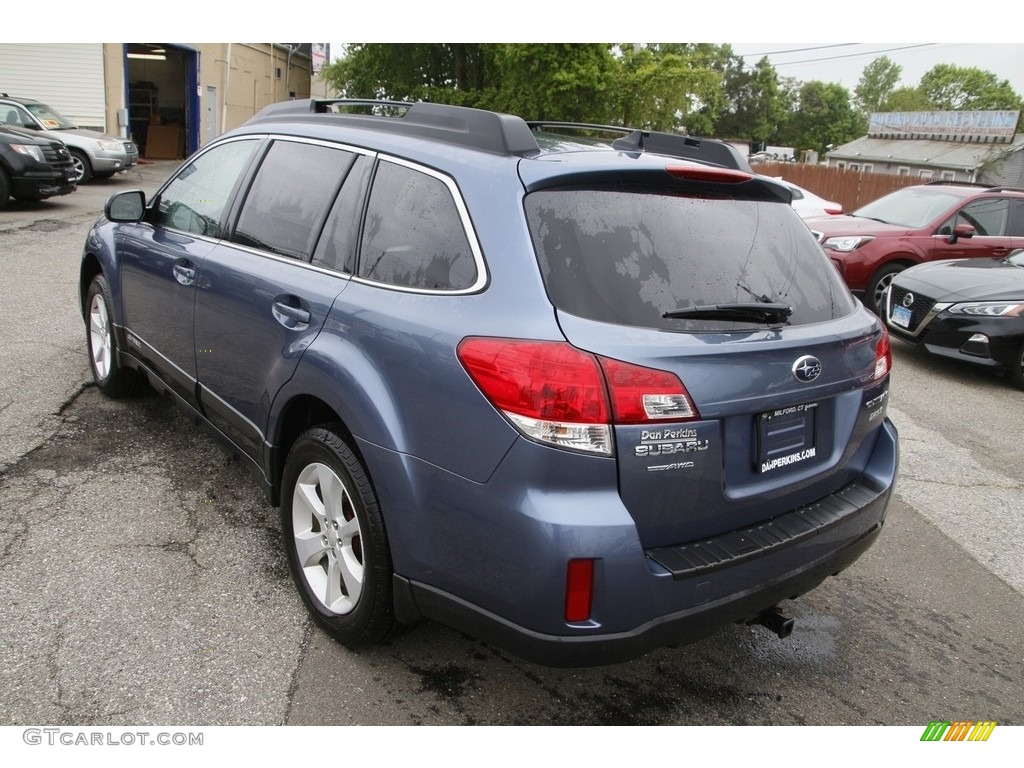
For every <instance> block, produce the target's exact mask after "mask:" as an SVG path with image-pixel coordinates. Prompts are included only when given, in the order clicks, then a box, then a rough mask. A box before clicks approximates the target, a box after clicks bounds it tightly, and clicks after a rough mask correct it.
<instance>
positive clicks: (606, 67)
mask: <svg viewBox="0 0 1024 768" xmlns="http://www.w3.org/2000/svg"><path fill="white" fill-rule="evenodd" d="M901 71H902V70H901V68H900V67H899V66H898V65H896V64H894V63H893V62H892V61H890V60H889V59H888V58H886V57H884V56H883V57H880V58H878V59H875V60H874V61H872V62H871V63H870V64H869V65H868V66H867V67H865V68H864V71H863V73H862V75H861V78H860V81H859V82H858V84H857V87H856V89H855V91H854V96H853V98H852V100H851V96H850V93H849V92H848V91H847V90H846V89H845V88H843V87H842V86H841V85H839V84H837V83H825V82H821V81H817V80H815V81H810V82H805V83H801V82H799V81H797V80H794V79H793V78H782V77H779V75H778V73H777V72H776V71H775V68H774V67H773V66H772V65H771V63H770V61H769V60H768V58H767V57H765V58H762V59H761V60H760V61H758V62H757V63H756V64H755V65H754V66H753V67H750V66H747V65H746V64H745V63H744V60H743V58H742V57H740V56H737V55H736V54H735V53H734V52H733V50H732V47H731V46H729V45H715V44H708V43H665V44H645V45H638V44H621V43H620V44H613V43H565V44H546V43H544V44H542V43H531V44H514V43H416V44H385V43H358V44H352V45H349V46H347V47H346V49H345V54H344V57H343V58H341V59H339V60H338V61H335V62H334V63H332V64H330V65H329V66H328V67H326V68H325V70H324V72H323V77H324V78H325V79H326V80H327V82H328V83H329V84H331V85H332V86H333V87H334V88H335V89H336V91H337V93H338V94H339V95H342V96H347V97H351V98H371V99H388V100H398V101H432V102H439V103H447V104H457V105H463V106H471V107H480V108H485V109H493V110H496V111H500V112H508V113H512V114H518V115H521V116H523V117H526V118H528V119H535V120H565V121H573V122H586V123H602V124H604V123H607V124H615V125H625V126H630V127H639V128H647V129H651V130H661V131H684V132H687V133H690V134H693V135H704V136H718V137H721V138H726V139H741V140H746V141H750V142H752V143H764V144H775V145H781V146H793V147H796V149H797V150H798V151H799V150H802V149H816V150H818V151H819V152H824V151H825V150H826V147H827V146H828V145H829V144H832V145H839V144H843V143H846V142H848V141H851V140H853V139H854V138H857V137H858V136H861V135H863V133H864V132H865V130H866V127H867V122H866V117H867V115H868V114H869V113H871V112H882V111H917V110H931V109H1022V108H1024V105H1022V100H1021V97H1020V96H1019V95H1018V94H1016V93H1015V92H1014V91H1013V89H1012V88H1011V87H1010V85H1009V83H1008V81H1006V80H1000V79H999V78H997V77H996V76H995V75H994V74H992V73H991V72H985V71H982V70H978V69H973V68H966V67H958V66H954V65H949V64H942V65H938V66H936V67H934V68H932V69H931V70H930V71H929V72H928V73H927V74H926V75H925V76H924V77H923V78H922V79H921V81H920V83H919V84H918V85H916V86H898V82H899V78H900V74H901Z"/></svg>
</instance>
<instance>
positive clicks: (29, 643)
mask: <svg viewBox="0 0 1024 768" xmlns="http://www.w3.org/2000/svg"><path fill="white" fill-rule="evenodd" d="M174 165H175V164H174V163H155V164H150V165H145V166H142V167H140V168H139V169H136V170H133V171H131V172H129V173H128V174H123V175H120V176H116V177H114V178H113V179H109V180H106V181H103V182H99V183H96V184H94V185H89V186H87V187H83V188H81V189H79V190H78V191H76V192H75V193H74V194H72V195H69V196H67V197H64V198H57V199H54V200H51V201H48V202H44V203H38V204H32V205H28V204H21V203H16V204H12V205H11V206H9V207H8V208H6V209H4V210H3V211H0V263H2V265H3V269H4V273H5V279H4V281H3V282H2V284H0V321H2V323H3V327H4V328H5V332H4V344H3V346H2V348H0V510H2V512H0V545H2V550H0V553H2V554H0V572H2V578H0V618H2V622H0V661H2V664H0V669H2V672H0V681H2V687H0V724H3V725H28V724H38V723H49V724H67V725H71V724H78V725H97V726H115V725H129V724H152V723H176V724H181V725H197V726H198V725H277V724H295V725H354V724H372V725H407V724H437V725H446V724H483V725H509V724H512V725H529V724H561V725H655V724H656V725H695V724H700V725H802V724H806V725H914V726H921V727H922V728H923V727H924V726H925V725H926V724H927V723H928V722H929V720H935V719H943V720H958V719H960V720H995V721H997V722H998V723H999V724H1000V725H1021V724H1024V701H1022V698H1021V696H1020V690H1021V687H1022V683H1024V572H1022V568H1021V564H1022V563H1024V518H1022V516H1021V508H1022V504H1021V501H1022V499H1024V494H1022V490H1024V481H1022V480H1021V473H1020V470H1019V467H1018V461H1019V460H1018V453H1019V451H1018V450H1017V445H1018V441H1019V436H1020V435H1021V434H1024V408H1022V407H1021V405H1022V403H1024V393H1022V392H1020V391H1017V390H1015V389H1013V388H1012V387H1010V386H1009V384H1008V383H1007V382H1006V381H1004V380H1003V379H1001V378H998V377H996V376H993V375H991V374H989V373H987V372H985V371H980V370H975V369H972V368H971V369H969V368H967V367H965V366H960V365H956V364H954V363H952V362H947V361H943V360H939V359H934V358H931V357H928V356H927V355H926V354H925V353H924V352H921V351H918V350H914V349H911V348H908V347H906V346H904V345H901V344H900V343H898V342H894V373H893V379H892V382H893V383H892V391H891V398H890V406H889V414H890V416H891V418H892V419H893V421H894V422H895V423H896V425H897V427H898V429H899V430H900V444H901V460H902V463H901V472H900V476H899V479H898V482H897V495H896V497H895V499H894V501H893V503H892V505H891V506H890V510H889V517H888V520H887V523H886V526H885V529H884V530H883V533H882V536H881V538H880V539H879V542H878V544H877V545H876V546H875V547H874V548H873V549H871V550H870V551H869V552H868V554H867V555H866V556H865V557H864V558H862V559H861V560H860V561H858V562H857V563H856V564H855V565H854V566H853V567H852V568H850V569H849V570H848V571H846V572H844V573H842V574H840V575H839V576H838V577H836V578H833V579H830V580H829V581H827V582H826V583H825V584H824V585H823V586H822V587H821V588H819V589H818V590H816V591H814V592H813V593H811V594H809V595H807V596H805V597H804V598H802V599H800V600H798V601H796V602H793V603H788V604H786V606H785V607H786V609H787V611H788V612H789V614H790V615H792V616H793V617H794V618H795V619H796V626H795V629H794V632H793V634H792V636H791V637H790V638H788V639H786V640H781V639H779V638H777V637H775V636H774V635H772V634H770V633H769V632H767V631H766V630H764V629H763V628H759V627H746V626H734V627H731V628H729V629H727V630H726V631H724V632H722V633H721V634H719V635H717V636H715V637H713V638H710V639H708V640H705V641H702V642H700V643H697V644H695V645H691V646H687V647H684V648H678V649H663V650H660V651H657V652H655V653H652V654H650V655H649V656H646V657H644V658H642V659H638V660H636V661H632V662H629V663H625V664H618V665H613V666H609V667H601V668H594V669H581V670H579V669H578V670H556V669H548V668H544V667H538V666H534V665H532V664H528V663H526V662H523V661H521V660H519V659H517V658H515V657H512V656H510V655H508V654H506V653H504V652H502V651H500V650H498V649H496V648H494V647H492V646H489V645H487V644H485V643H483V642H480V641H478V640H476V639H474V638H472V637H468V636H465V635H462V634H459V633H456V632H453V631H451V630H448V629H446V628H444V627H441V626H437V625H432V624H429V625H422V626H419V627H417V628H415V629H414V630H413V631H411V632H409V633H408V634H406V635H404V636H402V637H400V638H398V639H397V640H395V641H393V642H392V643H391V644H390V645H388V646H386V647H383V648H380V649H377V650H373V651H367V652H362V653H353V652H351V651H348V650H346V649H345V648H343V647H342V646H340V645H338V644H336V643H335V642H333V641H332V640H330V639H329V638H328V637H327V636H326V635H324V634H323V633H322V632H320V631H319V630H317V629H315V628H314V627H313V626H312V624H311V623H310V622H309V620H308V618H307V616H306V613H305V611H304V609H303V607H302V605H301V603H300V601H299V599H298V597H297V595H296V594H295V590H294V588H293V587H292V584H291V582H290V581H289V577H288V572H287V568H286V565H285V562H284V553H283V550H282V548H281V544H280V527H279V522H278V518H277V514H276V510H274V509H272V508H270V507H269V506H268V505H267V503H266V501H265V499H264V498H263V496H262V494H261V492H260V490H259V488H258V486H257V484H256V483H255V482H254V480H253V478H252V476H251V475H250V474H249V473H248V472H247V471H246V470H245V469H244V467H242V466H240V465H239V464H238V463H236V462H233V461H231V460H230V459H229V458H228V457H227V456H226V455H225V454H224V453H223V452H221V451H220V449H219V448H218V447H217V446H216V445H215V444H214V442H213V441H212V440H211V439H210V438H208V437H207V435H206V434H205V433H204V432H203V431H202V430H201V429H199V428H197V427H196V426H194V425H192V424H191V423H190V422H189V421H188V420H187V419H185V418H184V417H183V416H181V415H180V414H179V413H178V412H177V411H176V410H175V409H174V406H173V405H172V404H171V403H170V402H169V401H167V400H164V399H162V398H160V397H158V396H156V395H154V394H145V395H142V396H140V397H137V398H133V399H129V400H124V401H117V402H113V401H109V400H105V399H104V398H103V397H101V396H100V395H99V393H98V392H97V391H96V390H95V388H94V387H92V386H90V385H88V384H87V382H88V381H89V380H90V377H89V365H88V360H87V357H86V351H85V343H84V329H83V325H82V319H81V315H80V311H79V308H78V304H77V295H76V291H77V270H78V259H79V257H80V254H81V248H82V242H83V239H84V236H85V234H86V232H87V230H88V227H89V225H90V223H91V221H92V220H93V219H94V218H95V217H96V216H97V215H98V213H99V212H100V210H101V208H102V204H103V200H104V199H105V198H106V197H107V195H109V194H111V193H112V192H114V191H117V190H121V189H128V188H132V187H141V188H143V189H145V190H147V191H148V192H152V191H153V190H155V188H156V186H157V185H158V184H159V182H160V180H162V179H163V178H164V177H165V176H166V175H167V174H168V173H169V172H170V171H171V170H172V169H173V167H174Z"/></svg>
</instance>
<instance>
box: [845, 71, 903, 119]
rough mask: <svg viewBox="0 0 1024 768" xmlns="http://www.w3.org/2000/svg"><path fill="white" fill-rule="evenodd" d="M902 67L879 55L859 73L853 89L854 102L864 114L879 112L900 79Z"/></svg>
mask: <svg viewBox="0 0 1024 768" xmlns="http://www.w3.org/2000/svg"><path fill="white" fill-rule="evenodd" d="M902 72H903V68H902V67H901V66H899V65H898V64H896V63H895V62H894V61H892V60H891V59H890V58H888V57H887V56H880V57H878V58H877V59H875V60H874V61H872V62H871V63H870V64H868V65H867V66H866V67H864V71H863V72H862V73H861V76H860V81H859V82H858V83H857V87H856V88H854V90H853V94H854V96H853V98H854V104H855V106H856V107H857V109H858V110H859V111H860V113H861V114H862V115H864V116H867V115H870V114H871V113H872V112H879V111H881V109H882V106H883V105H884V104H885V102H886V100H887V99H888V98H889V95H890V94H891V93H892V92H893V90H895V88H896V85H897V84H898V83H899V81H900V74H901V73H902Z"/></svg>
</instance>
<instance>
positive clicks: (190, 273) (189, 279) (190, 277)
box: [172, 262, 196, 286]
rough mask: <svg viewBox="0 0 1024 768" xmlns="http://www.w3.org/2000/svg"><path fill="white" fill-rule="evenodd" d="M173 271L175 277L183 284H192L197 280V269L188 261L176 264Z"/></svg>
mask: <svg viewBox="0 0 1024 768" xmlns="http://www.w3.org/2000/svg"><path fill="white" fill-rule="evenodd" d="M172 271H173V272H174V279H175V280H177V281H178V282H179V283H181V284H182V285H186V286H187V285H192V284H193V283H195V281H196V271H195V269H193V268H192V266H191V265H190V264H189V263H188V262H181V263H178V264H175V265H174V267H173V270H172Z"/></svg>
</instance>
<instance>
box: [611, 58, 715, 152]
mask: <svg viewBox="0 0 1024 768" xmlns="http://www.w3.org/2000/svg"><path fill="white" fill-rule="evenodd" d="M618 51H619V54H618V57H617V62H618V68H617V71H616V72H615V84H614V89H613V91H612V96H613V104H612V107H613V112H614V116H615V117H614V122H615V123H617V124H619V125H630V126H636V127H638V128H647V129H650V130H656V131H676V130H685V131H686V132H688V133H692V134H707V133H709V132H710V131H711V130H712V129H713V127H714V123H715V119H716V118H717V116H718V112H719V111H720V110H721V108H722V105H723V103H724V98H723V91H722V74H721V72H720V71H718V70H717V69H716V67H718V66H719V65H720V60H721V56H720V51H719V50H718V46H712V45H687V44H665V45H644V46H639V45H629V44H627V45H622V46H619V47H618Z"/></svg>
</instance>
